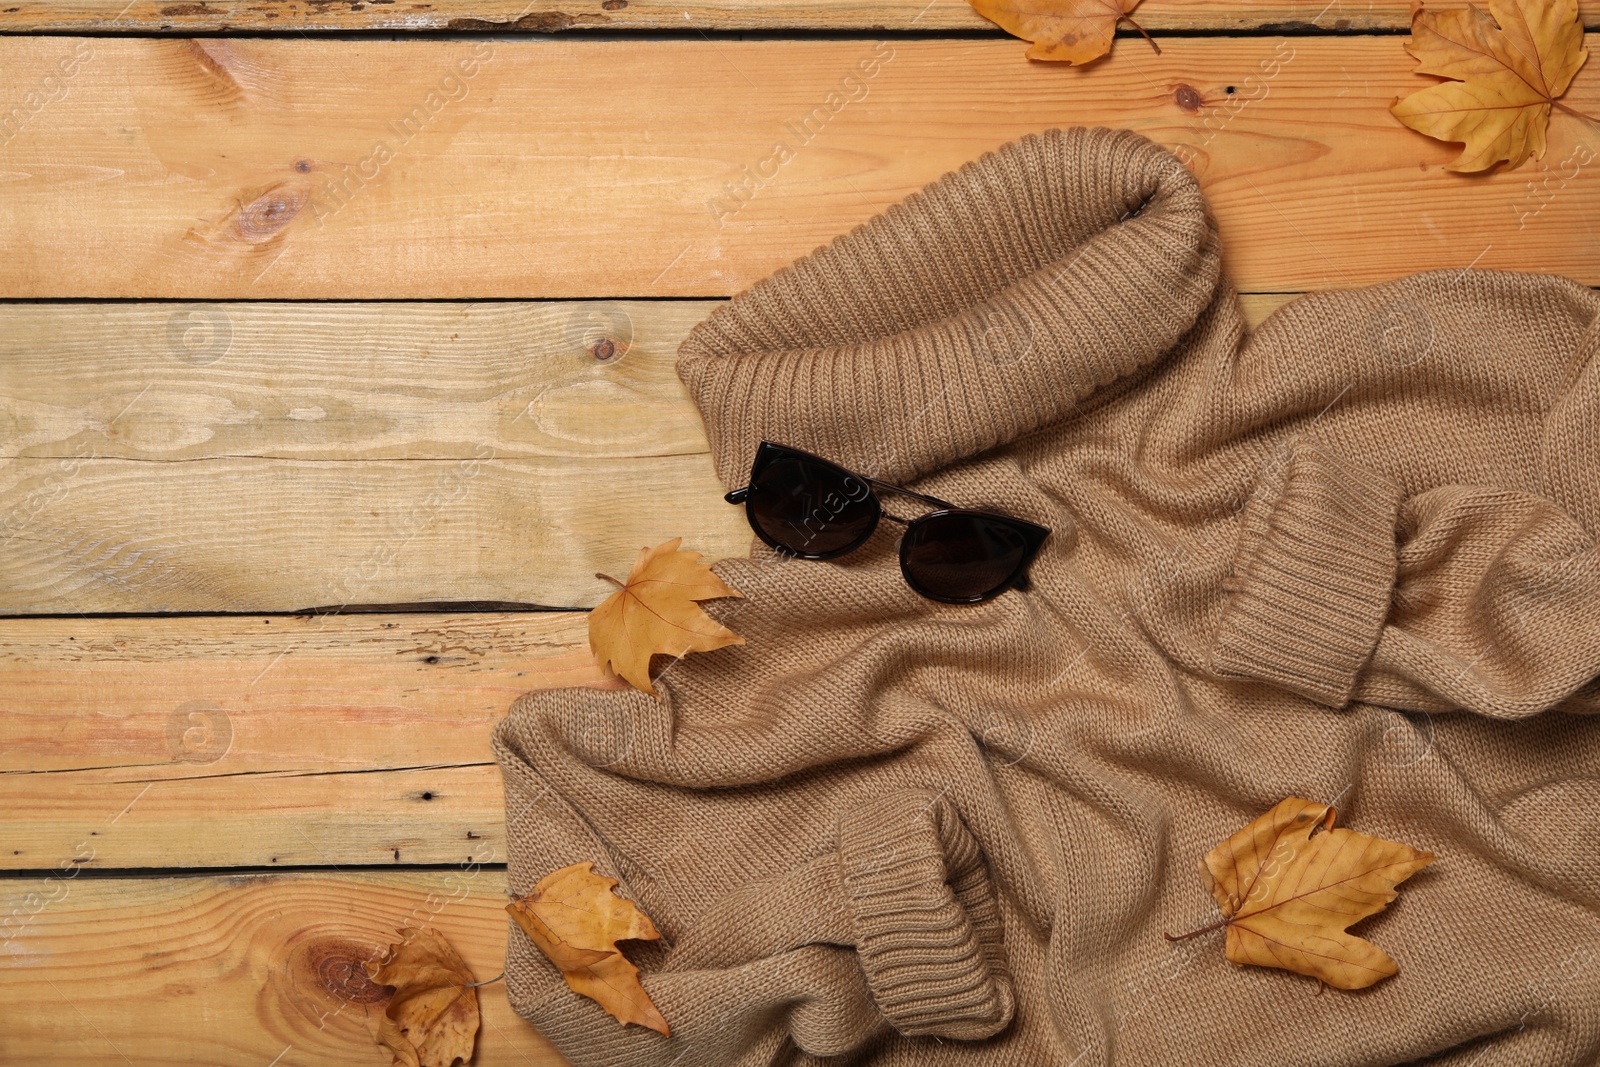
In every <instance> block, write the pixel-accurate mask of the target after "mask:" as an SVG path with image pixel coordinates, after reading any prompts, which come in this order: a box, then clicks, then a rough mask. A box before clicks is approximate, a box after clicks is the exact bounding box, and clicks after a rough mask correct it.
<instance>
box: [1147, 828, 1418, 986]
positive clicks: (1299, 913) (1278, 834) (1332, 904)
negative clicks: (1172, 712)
mask: <svg viewBox="0 0 1600 1067" xmlns="http://www.w3.org/2000/svg"><path fill="white" fill-rule="evenodd" d="M1333 819H1334V811H1333V808H1331V807H1329V806H1328V805H1326V804H1318V803H1316V802H1314V801H1310V800H1302V799H1300V798H1299V797H1290V798H1289V799H1287V800H1284V801H1282V802H1280V803H1279V804H1278V805H1277V806H1275V807H1274V808H1273V809H1272V810H1271V811H1269V812H1267V813H1266V814H1265V815H1263V816H1261V817H1260V818H1258V819H1256V820H1255V821H1254V822H1252V823H1251V824H1250V825H1249V826H1246V827H1245V828H1244V829H1243V830H1240V831H1239V832H1238V833H1236V834H1234V835H1233V836H1232V837H1230V838H1228V839H1227V840H1226V841H1224V842H1223V843H1222V844H1220V845H1218V846H1217V847H1216V848H1214V849H1212V850H1211V852H1210V854H1208V855H1207V856H1206V858H1205V859H1204V860H1202V861H1201V862H1200V877H1201V878H1202V879H1204V881H1205V883H1206V888H1208V889H1210V890H1211V895H1212V896H1214V897H1216V898H1217V903H1218V904H1219V905H1221V907H1222V914H1223V919H1222V921H1221V922H1216V923H1213V924H1211V925H1210V926H1207V927H1203V928H1202V929H1199V930H1195V931H1193V932H1191V933H1187V934H1179V935H1176V936H1175V935H1173V934H1168V935H1166V936H1167V939H1168V940H1170V941H1182V940H1183V939H1184V938H1188V937H1194V936H1195V935H1196V934H1202V933H1205V932H1207V931H1209V930H1215V929H1218V928H1219V927H1226V928H1227V930H1228V937H1227V946H1226V952H1227V957H1228V959H1229V960H1231V961H1233V962H1234V963H1241V964H1242V963H1249V964H1254V965H1256V966H1257V967H1282V968H1283V969H1285V970H1289V971H1294V972H1295V973H1297V974H1304V975H1309V976H1310V977H1312V978H1318V979H1321V980H1322V981H1324V982H1326V983H1328V984H1329V985H1331V986H1334V987H1335V988H1337V989H1364V988H1366V987H1367V986H1369V985H1372V984H1373V983H1374V982H1376V981H1378V980H1380V979H1383V978H1387V977H1389V976H1390V975H1391V974H1394V973H1395V971H1396V970H1398V968H1397V967H1396V966H1395V962H1394V960H1392V959H1390V958H1389V957H1388V956H1387V955H1385V954H1384V952H1383V950H1382V949H1380V948H1378V947H1377V946H1376V945H1374V944H1372V943H1371V942H1370V941H1363V940H1362V939H1361V938H1359V937H1356V936H1355V935H1354V934H1349V933H1346V932H1345V928H1346V927H1348V926H1349V925H1351V924H1352V923H1354V922H1356V921H1358V920H1360V919H1365V918H1366V917H1367V916H1369V915H1375V914H1377V913H1378V912H1380V911H1382V910H1383V909H1384V907H1385V906H1386V905H1387V904H1388V903H1389V902H1390V901H1391V900H1393V899H1394V898H1395V897H1396V896H1397V895H1398V893H1397V892H1396V890H1395V886H1397V885H1399V884H1400V883H1401V882H1403V881H1405V880H1406V879H1407V878H1410V877H1411V876H1412V875H1413V874H1415V873H1416V872H1417V871H1419V870H1421V869H1422V868H1424V867H1426V866H1427V865H1428V864H1430V863H1432V862H1433V855H1432V854H1431V853H1428V852H1420V851H1418V850H1417V849H1414V848H1412V847H1411V846H1410V845H1402V844H1400V843H1399V842H1396V841H1385V840H1384V839H1383V838H1381V837H1370V836H1368V835H1367V834H1358V833H1356V832H1355V831H1353V830H1346V829H1343V828H1340V829H1337V830H1336V829H1334V826H1333Z"/></svg>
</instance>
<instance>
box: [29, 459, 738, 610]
mask: <svg viewBox="0 0 1600 1067" xmlns="http://www.w3.org/2000/svg"><path fill="white" fill-rule="evenodd" d="M721 494H722V490H721V488H720V486H719V485H718V484H717V481H716V477H715V475H714V474H713V473H712V470H711V461H710V459H709V457H707V456H705V455H703V454H693V455H687V456H660V457H654V458H649V459H644V458H636V457H628V456H619V457H609V458H593V459H579V458H559V459H548V460H530V459H497V458H485V459H461V460H451V461H448V462H429V461H422V460H419V461H409V460H367V461H356V462H320V461H292V460H273V459H253V458H245V459H231V458H216V459H198V460H193V461H191V462H186V463H144V462H138V461H131V460H121V459H95V460H88V459H85V460H77V459H66V460H32V459H17V460H12V461H10V462H9V463H8V464H7V465H5V466H4V467H0V502H3V505H0V506H3V507H4V508H5V511H4V512H0V514H4V515H5V516H7V517H6V518H5V520H4V522H3V527H0V528H3V529H4V530H5V531H6V532H5V537H6V544H5V546H4V548H3V549H0V614H12V615H17V614H38V613H52V614H53V613H62V612H107V611H118V612H168V611H298V610H303V609H306V608H310V607H314V606H324V605H345V604H368V603H396V602H407V603H409V602H426V601H433V602H451V601H463V600H474V601H475V600H496V601H510V602H516V603H524V604H534V605H541V606H545V607H588V606H592V605H593V604H596V603H598V602H599V601H600V600H602V599H604V598H605V596H607V595H609V591H610V590H611V588H612V587H611V586H610V585H609V584H608V583H606V582H604V581H602V580H600V579H598V578H596V577H595V573H596V572H597V571H600V572H606V573H614V572H616V571H618V570H620V571H622V572H623V573H626V572H627V570H628V568H629V567H630V566H631V564H632V562H633V559H634V557H635V556H636V555H637V554H638V551H639V549H640V548H641V547H643V546H645V545H653V544H659V543H660V542H662V541H665V540H668V539H669V538H672V537H677V536H683V537H685V538H686V539H687V543H688V544H690V545H692V546H693V547H695V548H696V549H698V550H700V551H701V552H704V553H705V554H706V555H707V556H708V558H711V559H720V558H722V557H724V556H731V555H740V554H743V553H744V552H745V551H747V550H748V548H749V544H750V531H749V527H748V526H746V525H745V520H744V518H743V513H742V512H741V511H740V510H739V509H738V508H734V507H730V506H728V505H727V504H725V503H723V501H722V498H721Z"/></svg>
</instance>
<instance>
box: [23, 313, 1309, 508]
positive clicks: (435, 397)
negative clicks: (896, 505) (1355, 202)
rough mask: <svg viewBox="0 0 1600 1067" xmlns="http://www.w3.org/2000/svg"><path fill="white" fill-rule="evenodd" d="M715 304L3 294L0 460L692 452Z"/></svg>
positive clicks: (1252, 316)
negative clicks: (683, 351) (692, 368)
mask: <svg viewBox="0 0 1600 1067" xmlns="http://www.w3.org/2000/svg"><path fill="white" fill-rule="evenodd" d="M1291 298H1292V294H1281V293H1271V294H1246V295H1245V297H1244V298H1243V304H1244V311H1245V316H1246V318H1247V319H1248V320H1250V321H1251V322H1252V324H1254V323H1255V322H1259V321H1260V320H1261V319H1263V318H1265V317H1266V314H1267V313H1268V312H1269V311H1271V310H1273V309H1275V308H1277V307H1278V306H1280V305H1281V304H1282V303H1283V302H1285V301H1287V300H1289V299H1291ZM715 306H716V303H715V302H711V301H688V300H686V301H584V302H575V303H564V302H563V303H533V302H527V303H524V302H515V303H500V302H496V303H475V304H465V303H463V304H457V303H428V304H389V303H381V304H374V303H355V304H351V303H311V304H276V303H215V304H183V305H179V306H176V307H174V306H172V305H168V304H4V303H0V459H15V458H19V457H21V458H27V459H62V460H66V459H77V460H80V461H81V460H89V459H91V458H93V459H139V460H150V461H163V462H168V461H176V460H193V459H214V458H218V457H234V458H239V457H255V458H281V459H315V460H359V459H399V458H405V459H435V460H437V459H456V460H470V459H476V458H481V457H482V456H483V455H484V454H485V450H486V449H487V450H492V452H493V454H494V455H495V456H496V457H501V458H516V459H525V458H537V457H557V456H564V457H577V458H598V457H611V456H617V455H627V456H635V457H659V456H681V455H688V454H697V453H703V452H705V451H706V439H705V432H704V430H703V429H702V428H701V425H700V417H699V413H698V412H697V411H696V410H695V408H694V405H693V404H692V403H691V402H690V400H689V397H688V394H687V393H686V392H685V391H684V389H683V386H682V383H681V382H679V380H678V376H677V373H676V371H675V369H674V363H675V360H676V358H677V349H678V346H679V344H681V343H682V341H683V338H684V337H685V336H686V335H687V334H688V332H689V330H690V329H691V328H692V327H693V326H694V325H695V323H697V322H699V321H700V320H701V319H703V318H704V317H705V316H706V315H708V314H710V313H711V310H712V308H714V307H715ZM0 505H3V501H0ZM3 515H4V511H3V510H0V516H3ZM4 528H5V527H4V526H3V525H0V529H4Z"/></svg>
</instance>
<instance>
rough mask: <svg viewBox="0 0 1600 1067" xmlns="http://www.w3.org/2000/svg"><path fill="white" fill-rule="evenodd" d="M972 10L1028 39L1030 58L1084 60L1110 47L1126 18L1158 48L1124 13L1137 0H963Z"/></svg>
mask: <svg viewBox="0 0 1600 1067" xmlns="http://www.w3.org/2000/svg"><path fill="white" fill-rule="evenodd" d="M968 2H969V3H971V4H972V7H973V10H975V11H977V13H978V14H980V15H982V16H983V17H984V18H986V19H988V20H989V21H990V22H993V23H996V24H997V25H999V27H1000V28H1001V29H1003V30H1005V31H1006V32H1007V33H1009V34H1011V35H1012V36H1013V37H1021V38H1022V39H1023V40H1025V41H1032V42H1033V47H1032V48H1030V49H1028V58H1029V59H1048V60H1055V61H1058V62H1062V63H1087V62H1089V61H1090V60H1093V59H1099V58H1100V57H1101V56H1103V55H1105V54H1106V53H1107V52H1109V51H1111V39H1112V37H1113V36H1114V35H1115V34H1116V30H1117V23H1119V22H1126V23H1127V24H1128V25H1129V26H1132V27H1133V28H1134V29H1136V30H1138V31H1139V32H1140V33H1141V34H1144V39H1145V40H1147V41H1150V47H1151V48H1154V49H1155V50H1156V52H1157V54H1160V52H1161V48H1160V46H1159V45H1157V44H1156V43H1155V41H1153V40H1151V39H1150V35H1149V34H1148V33H1145V32H1144V27H1142V26H1140V25H1139V24H1138V23H1137V22H1135V21H1133V19H1132V18H1130V17H1129V15H1130V13H1131V12H1132V11H1133V9H1134V8H1136V7H1138V6H1139V0H968Z"/></svg>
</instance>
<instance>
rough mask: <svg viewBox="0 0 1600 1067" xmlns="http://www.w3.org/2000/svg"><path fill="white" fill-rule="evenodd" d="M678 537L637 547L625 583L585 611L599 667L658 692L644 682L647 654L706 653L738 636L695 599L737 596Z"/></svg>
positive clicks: (637, 686)
mask: <svg viewBox="0 0 1600 1067" xmlns="http://www.w3.org/2000/svg"><path fill="white" fill-rule="evenodd" d="M682 542H683V538H681V537H674V538H673V539H672V540H670V541H668V542H666V543H665V544H660V545H657V546H656V547H654V548H645V549H641V550H640V551H639V558H638V559H637V560H635V561H634V564H633V570H632V571H631V572H630V573H629V574H628V580H627V581H626V582H619V581H617V580H616V579H615V578H612V577H611V576H610V575H606V574H601V575H596V577H599V578H604V579H605V580H606V581H608V582H611V583H613V584H614V585H617V586H620V588H619V589H618V590H617V591H616V592H615V593H612V594H611V595H610V596H609V597H607V598H606V599H605V601H603V602H602V603H601V604H600V606H599V607H597V608H595V609H594V610H593V611H591V612H590V613H589V647H590V648H591V649H593V650H594V654H595V658H596V659H597V660H599V661H600V666H601V667H603V668H605V669H607V670H611V671H614V672H615V673H617V674H620V675H621V676H622V677H623V678H625V679H627V681H628V684H630V685H632V686H633V687H634V688H635V689H642V690H644V691H645V692H646V693H649V694H650V695H651V696H659V695H660V694H659V693H657V692H656V690H655V686H654V685H652V684H651V682H650V657H651V656H654V655H657V654H663V655H668V656H682V655H685V654H687V653H690V652H710V651H711V650H712V649H717V648H722V647H723V646H724V645H742V644H744V638H742V637H739V636H738V635H737V634H735V633H734V632H733V631H732V630H730V629H728V628H727V627H726V626H723V625H722V624H721V623H719V622H717V621H716V620H715V619H713V618H712V617H711V616H709V615H707V614H706V613H705V611H704V610H703V609H702V608H701V607H700V605H699V604H698V603H696V601H700V600H711V599H714V598H716V597H725V596H741V595H743V594H741V593H740V592H739V591H738V590H737V589H734V588H733V587H732V586H730V585H728V584H727V583H725V582H724V581H723V580H722V579H721V578H718V577H717V576H716V575H715V574H714V573H712V570H711V568H710V567H707V566H706V565H705V564H704V563H701V562H700V553H698V552H680V551H679V550H678V546H679V545H680V544H681V543H682Z"/></svg>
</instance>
